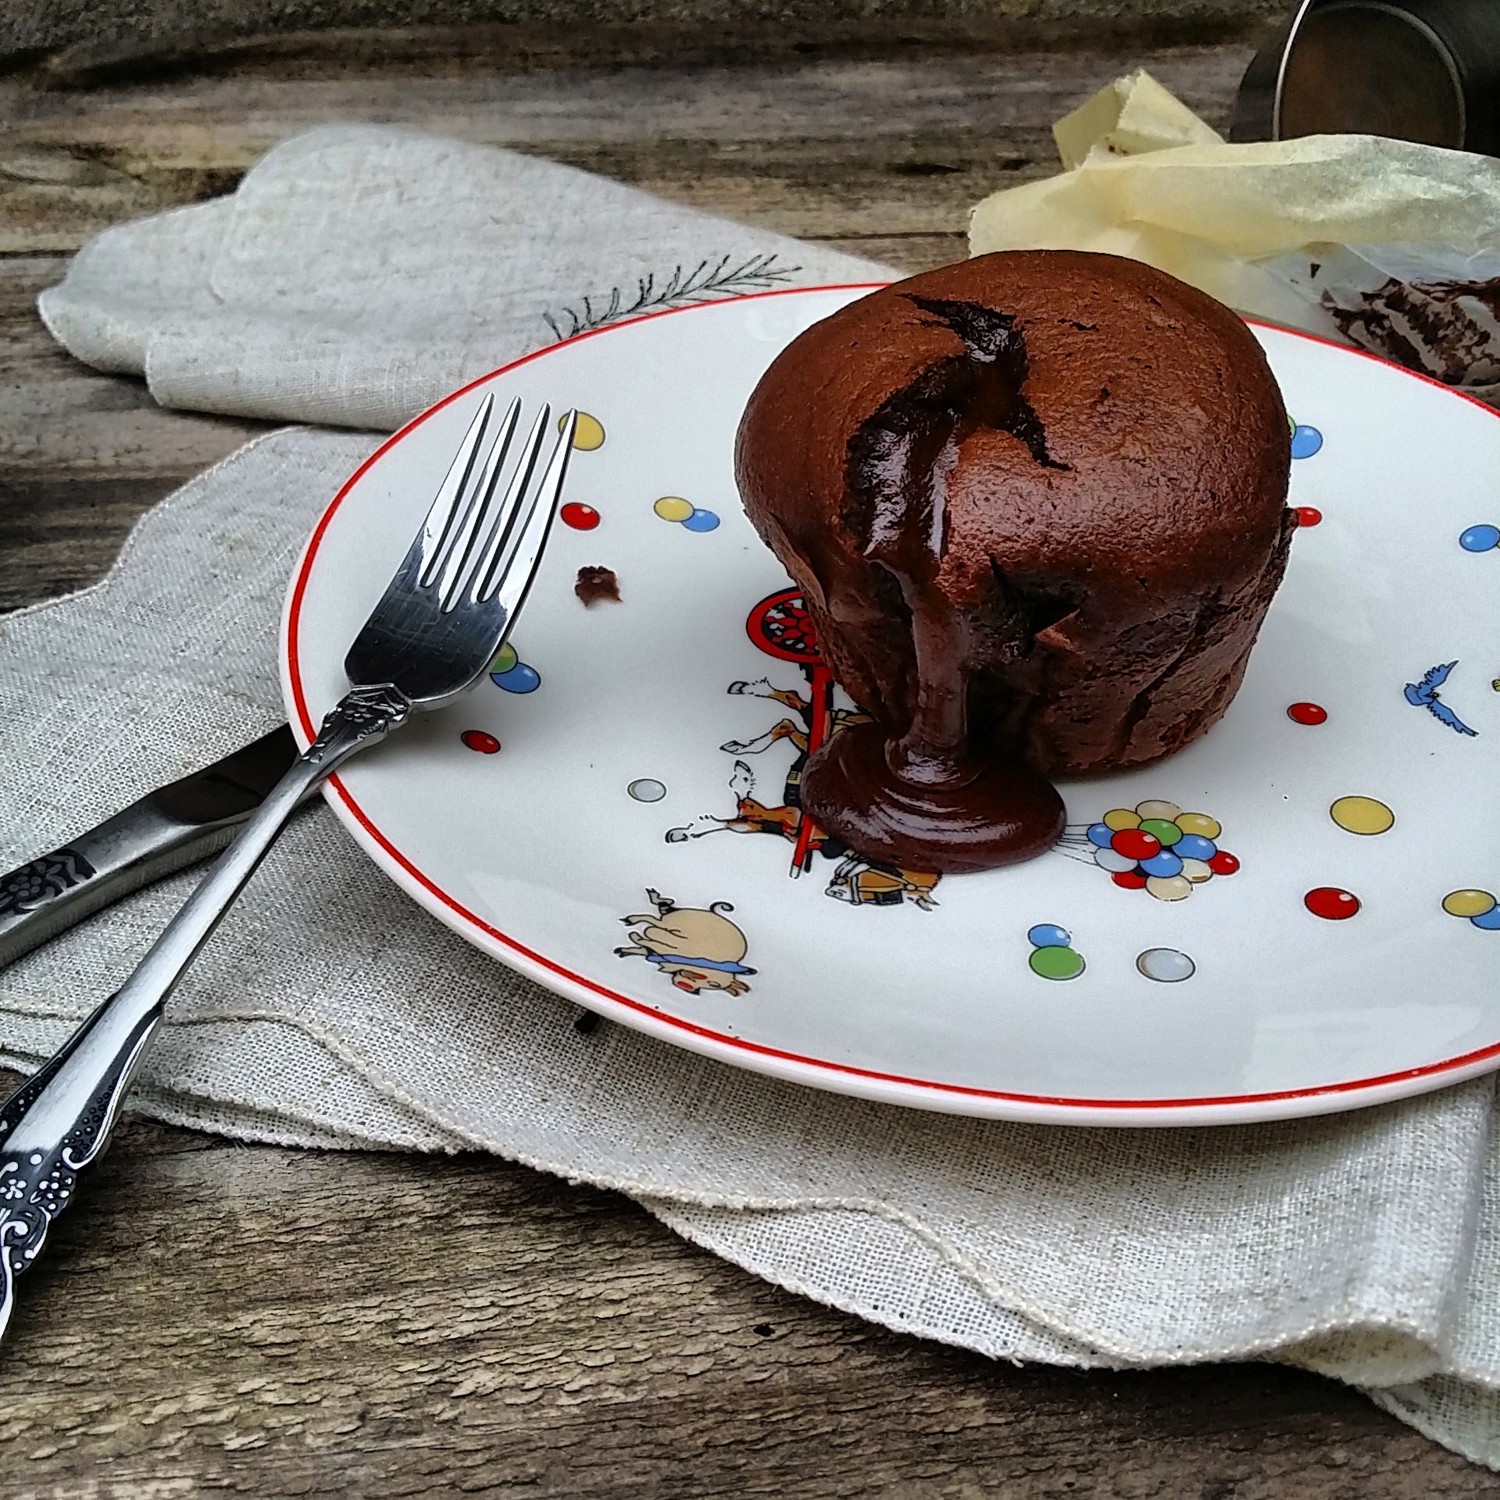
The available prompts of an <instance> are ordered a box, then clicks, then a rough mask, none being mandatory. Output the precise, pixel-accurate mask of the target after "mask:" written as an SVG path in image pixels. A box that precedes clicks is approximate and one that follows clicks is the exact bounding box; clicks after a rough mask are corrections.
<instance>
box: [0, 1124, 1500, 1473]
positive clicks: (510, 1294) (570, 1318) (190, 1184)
mask: <svg viewBox="0 0 1500 1500" xmlns="http://www.w3.org/2000/svg"><path fill="white" fill-rule="evenodd" d="M22 1288H23V1295H22V1299H21V1306H20V1310H19V1312H18V1315H17V1321H16V1325H15V1328H14V1331H13V1332H12V1334H11V1336H10V1339H9V1340H8V1342H7V1346H6V1357H5V1359H4V1360H3V1361H0V1414H3V1415H0V1455H3V1458H4V1462H5V1466H6V1476H7V1478H6V1486H5V1489H6V1493H7V1494H8V1495H13V1496H17V1497H30V1496H38V1497H39V1496H43V1495H59V1494H65V1493H77V1492H79V1491H78V1488H76V1487H79V1486H81V1485H83V1484H85V1483H87V1482H88V1479H87V1476H97V1477H98V1478H99V1479H100V1480H102V1481H103V1484H104V1488H103V1490H102V1492H103V1493H105V1494H108V1495H113V1496H137V1497H148V1496H149V1497H153V1500H154V1497H166V1496H176V1495H184V1494H195V1495H196V1494H203V1493H210V1492H212V1493H217V1492H221V1491H227V1492H229V1493H245V1494H251V1495H257V1496H274V1495H290V1494H318V1495H357V1496H361V1497H364V1500H383V1497H387V1496H392V1497H393V1496H407V1495H413V1496H420V1495H428V1494H456V1493H459V1492H463V1493H474V1492H477V1493H480V1494H492V1495H511V1494H521V1493H525V1494H529V1495H555V1496H567V1497H594V1496H622V1495H642V1494H645V1495H651V1496H656V1497H662V1500H669V1497H690V1496H691V1497H718V1496H725V1495H737V1496H745V1497H753V1496H781V1495H786V1494H793V1495H797V1496H799V1497H808V1500H822V1497H833V1496H868V1495H879V1494H890V1495H901V1496H918V1497H939V1496H941V1497H950V1496H951V1497H954V1500H960V1497H962V1500H969V1497H977V1496H981V1495H1015V1496H1025V1497H1028V1500H1030V1497H1036V1500H1064V1497H1076V1496H1079V1495H1088V1496H1097V1497H1101V1500H1104V1497H1120V1500H1124V1497H1133V1500H1134V1497H1145V1496H1160V1497H1163V1500H1165V1497H1171V1500H1179V1497H1188V1496H1193V1497H1203V1500H1209V1497H1213V1500H1230V1497H1234V1500H1353V1497H1355V1496H1359V1497H1361V1500H1367V1497H1391V1500H1397V1497H1399V1500H1408V1497H1410V1500H1417V1497H1421V1500H1445V1497H1458V1496H1464V1497H1472V1496H1479V1495H1494V1494H1497V1493H1500V1480H1495V1479H1494V1478H1493V1476H1485V1475H1483V1474H1482V1473H1480V1472H1478V1471H1476V1470H1474V1469H1473V1468H1472V1467H1470V1466H1469V1465H1467V1464H1465V1463H1463V1462H1462V1461H1461V1460H1459V1459H1457V1458H1454V1457H1452V1456H1451V1455H1447V1454H1443V1453H1441V1452H1439V1451H1437V1450H1435V1449H1433V1448H1432V1447H1431V1445H1430V1444H1428V1443H1427V1442H1426V1440H1425V1439H1423V1438H1421V1437H1419V1436H1418V1435H1417V1434H1415V1433H1413V1432H1411V1431H1410V1430H1408V1429H1406V1428H1404V1427H1402V1426H1400V1425H1399V1424H1397V1423H1396V1422H1394V1421H1392V1420H1390V1419H1388V1418H1386V1417H1384V1416H1381V1415H1380V1414H1378V1413H1376V1412H1375V1411H1373V1409H1372V1408H1370V1407H1369V1405H1368V1404H1367V1403H1366V1402H1364V1401H1363V1400H1362V1399H1361V1398H1359V1397H1358V1396H1356V1395H1354V1394H1353V1393H1352V1392H1347V1391H1344V1390H1342V1389H1340V1388H1339V1387H1337V1386H1334V1385H1332V1384H1331V1383H1328V1382H1325V1381H1320V1380H1316V1379H1314V1378H1312V1377H1310V1376H1302V1375H1297V1374H1293V1373H1291V1372H1286V1371H1280V1370H1275V1369H1272V1368H1270V1367H1256V1366H1243V1367H1238V1368H1230V1369H1222V1370H1213V1371H1175V1372H1154V1373H1149V1374H1130V1375H1081V1374H1071V1373H1068V1372H1064V1371H1056V1370H1047V1369H1034V1370H1016V1369H1013V1368H1011V1367H1009V1366H1006V1365H997V1364H994V1363H991V1362H990V1361H987V1360H984V1359H982V1358H980V1357H978V1356H976V1355H971V1354H967V1353H964V1352H962V1351H959V1350H952V1349H946V1348H943V1347H940V1346H938V1345H935V1344H929V1343H922V1342H919V1341H917V1340H914V1339H907V1338H903V1337H899V1336H897V1335H895V1334H892V1333H889V1332H887V1331H886V1330H884V1329H881V1328H877V1327H874V1326H872V1325H870V1324H866V1323H863V1322H860V1321H858V1320H856V1319H854V1318H849V1317H845V1316H843V1315H841V1314H838V1313H834V1312H831V1311H829V1310H827V1309H824V1308H821V1307H818V1306H816V1305H815V1304H813V1303H810V1302H807V1301H804V1300H802V1299H800V1298H797V1297H793V1296H791V1295H790V1294H788V1293H785V1292H782V1291H779V1290H777V1289H776V1288H773V1287H770V1286H768V1285H766V1284H765V1283H763V1282H760V1281H757V1280H756V1279H754V1278H753V1277H749V1276H746V1275H744V1274H743V1273H741V1272H739V1271H737V1270H735V1269H734V1268H733V1267H731V1266H729V1265H727V1264H725V1263H724V1262H721V1261H718V1260H715V1259H714V1258H713V1257H711V1256H709V1255H706V1254H704V1253H703V1252H700V1251H698V1250H695V1249H694V1248H692V1247H691V1246H688V1245H686V1244H684V1243H683V1242H681V1241H679V1240H678V1239H676V1238H675V1237H674V1236H673V1235H671V1234H670V1233H668V1232H667V1231H666V1230H665V1229H664V1228H662V1227H661V1226H660V1225H659V1224H657V1223H656V1222H655V1221H654V1220H653V1219H651V1218H650V1217H648V1216H647V1215H646V1214H645V1213H643V1212H642V1211H641V1210H640V1209H638V1208H636V1207H635V1206H634V1205H633V1204H630V1203H629V1202H627V1201H626V1200H624V1199H621V1198H618V1197H616V1196H614V1195H611V1194H607V1193H600V1192H595V1191H591V1190H588V1189H576V1188H569V1187H567V1186H565V1185H564V1184H562V1183H559V1182H556V1181H554V1180H552V1179H550V1178H545V1177H542V1176H540V1175H539V1174H536V1173H533V1172H529V1171H527V1170H525V1169H524V1168H520V1167H512V1166H507V1165H505V1164H503V1163H497V1162H494V1161H492V1160H488V1159H484V1158H477V1157H460V1158H455V1159H451V1160H437V1159H432V1160H420V1159H416V1160H414V1159H410V1158H402V1157H393V1156H384V1155H369V1154H351V1155H328V1154H319V1153H305V1152H294V1151H280V1150H269V1149H247V1148H244V1147H237V1146H234V1145H231V1144H229V1143H226V1142H222V1141H216V1140H213V1139H211V1138H209V1137H203V1136H196V1135H194V1136H190V1135H187V1134H186V1133H184V1132H181V1131H175V1130H168V1129H165V1128H162V1127H156V1126H149V1125H146V1124H143V1123H135V1124H129V1125H127V1126H126V1127H125V1128H124V1130H123V1131H122V1133H121V1137H120V1140H119V1141H118V1143H117V1144H116V1146H115V1147H114V1149H113V1151H112V1154H111V1156H110V1158H109V1159H108V1160H107V1162H106V1163H105V1165H104V1166H103V1168H102V1169H101V1171H100V1173H99V1174H98V1176H97V1181H96V1182H95V1183H94V1184H93V1185H92V1191H90V1193H89V1194H88V1196H87V1197H86V1198H85V1199H84V1200H82V1201H81V1202H80V1204H79V1205H78V1207H77V1208H75V1209H74V1210H72V1211H71V1212H70V1213H69V1214H68V1215H65V1216H64V1217H63V1218H62V1219H61V1220H60V1221H59V1223H58V1226H57V1230H56V1238H55V1240H54V1243H53V1245H52V1246H51V1249H50V1251H49V1255H48V1258H47V1260H46V1261H45V1262H44V1263H43V1264H42V1265H40V1266H39V1267H38V1269H37V1270H36V1271H34V1272H33V1273H31V1275H30V1276H28V1278H27V1279H26V1281H25V1282H23V1283H22ZM106 1476H107V1477H106Z"/></svg>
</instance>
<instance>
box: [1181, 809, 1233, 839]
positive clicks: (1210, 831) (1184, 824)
mask: <svg viewBox="0 0 1500 1500" xmlns="http://www.w3.org/2000/svg"><path fill="white" fill-rule="evenodd" d="M1172 821H1173V822H1174V823H1176V825H1177V826H1178V827H1179V828H1180V829H1181V830H1182V831H1183V832H1184V833H1196V834H1197V835H1198V837H1199V838H1203V839H1216V838H1218V836H1219V835H1220V834H1221V833H1223V832H1224V830H1223V828H1222V827H1220V826H1219V820H1218V819H1217V818H1211V817H1209V815H1208V814H1207V813H1178V814H1177V816H1176V817H1175V818H1173V819H1172Z"/></svg>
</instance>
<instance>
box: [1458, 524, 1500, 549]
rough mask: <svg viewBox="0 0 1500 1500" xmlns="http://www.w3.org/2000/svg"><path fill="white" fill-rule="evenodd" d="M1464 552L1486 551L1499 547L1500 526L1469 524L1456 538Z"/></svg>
mask: <svg viewBox="0 0 1500 1500" xmlns="http://www.w3.org/2000/svg"><path fill="white" fill-rule="evenodd" d="M1458 545H1459V546H1460V547H1462V548H1463V549H1464V551H1465V552H1488V551H1489V550H1490V548H1491V547H1500V526H1471V527H1469V529H1468V530H1467V531H1466V532H1464V533H1463V535H1461V536H1460V537H1459V539H1458Z"/></svg>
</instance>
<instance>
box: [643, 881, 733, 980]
mask: <svg viewBox="0 0 1500 1500" xmlns="http://www.w3.org/2000/svg"><path fill="white" fill-rule="evenodd" d="M646 899H647V900H648V901H650V902H651V905H652V906H653V907H654V908H655V910H653V911H648V912H635V913H633V914H632V915H630V916H628V917H621V918H620V920H621V921H622V922H624V923H625V925H626V926H627V927H639V928H640V931H638V932H632V933H631V934H630V942H629V943H628V944H627V945H625V946H623V947H619V948H616V949H615V956H616V957H617V958H644V959H645V960H646V962H647V963H648V964H655V965H656V966H657V968H658V969H659V970H660V971H661V972H662V973H663V974H665V975H666V977H667V978H668V979H670V980H671V982H672V983H673V984H674V985H676V987H677V988H678V989H680V990H686V991H687V993H688V994H689V995H700V994H702V993H703V991H704V990H723V991H724V992H725V993H726V994H729V995H733V996H736V997H738V996H740V995H745V994H748V993H749V992H750V986H749V985H748V984H746V983H745V981H744V979H743V978H742V977H741V976H742V975H745V974H753V973H755V970H754V969H750V968H746V967H745V965H744V964H743V963H741V962H740V960H741V959H742V958H744V956H745V954H746V952H747V951H748V950H749V946H750V945H749V943H748V941H747V940H746V938H745V934H744V933H743V932H741V931H740V929H739V928H738V927H736V926H735V924H734V923H733V922H731V921H730V920H729V917H728V916H727V915H726V913H728V912H732V911H733V910H734V907H733V906H731V905H730V904H729V902H727V901H714V902H712V903H710V904H709V905H708V906H706V907H703V906H678V905H677V903H676V902H675V901H673V900H672V898H671V897H670V896H663V895H662V894H661V892H660V891H655V890H652V889H651V887H650V886H647V887H646Z"/></svg>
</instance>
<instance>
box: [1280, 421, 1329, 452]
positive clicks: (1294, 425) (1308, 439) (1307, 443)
mask: <svg viewBox="0 0 1500 1500" xmlns="http://www.w3.org/2000/svg"><path fill="white" fill-rule="evenodd" d="M1286 425H1287V426H1288V427H1290V428H1291V430H1292V457H1293V458H1311V457H1312V456H1313V455H1314V454H1315V453H1318V452H1319V451H1320V450H1321V449H1322V447H1323V434H1322V433H1321V432H1319V431H1318V429H1317V428H1316V427H1308V426H1307V425H1306V424H1305V423H1298V422H1294V421H1293V420H1292V419H1291V417H1288V418H1287V419H1286Z"/></svg>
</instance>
